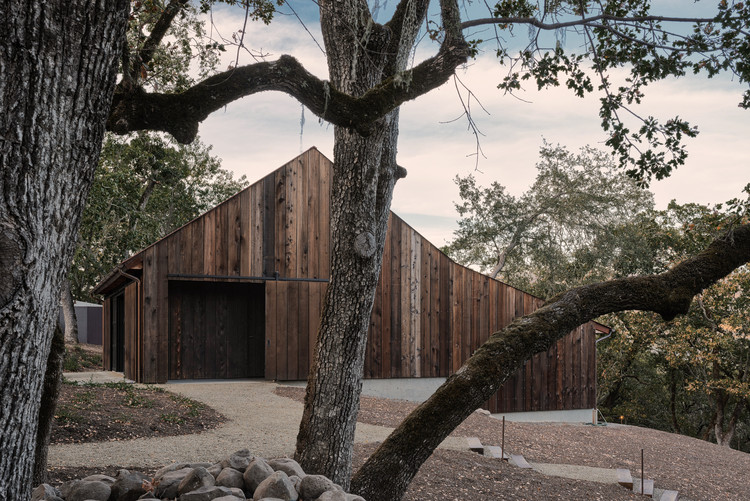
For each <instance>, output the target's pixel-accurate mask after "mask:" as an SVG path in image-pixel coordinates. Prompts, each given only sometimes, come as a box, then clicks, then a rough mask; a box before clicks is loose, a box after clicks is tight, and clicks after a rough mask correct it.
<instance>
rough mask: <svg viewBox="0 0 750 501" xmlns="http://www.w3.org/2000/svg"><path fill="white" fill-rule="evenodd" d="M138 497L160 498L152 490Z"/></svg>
mask: <svg viewBox="0 0 750 501" xmlns="http://www.w3.org/2000/svg"><path fill="white" fill-rule="evenodd" d="M138 499H159V498H157V497H156V496H154V493H153V492H152V491H148V492H147V493H146V494H144V495H143V496H141V497H139V498H138Z"/></svg>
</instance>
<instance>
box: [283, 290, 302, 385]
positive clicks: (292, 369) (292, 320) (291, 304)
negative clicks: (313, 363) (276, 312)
mask: <svg viewBox="0 0 750 501" xmlns="http://www.w3.org/2000/svg"><path fill="white" fill-rule="evenodd" d="M300 284H301V282H287V288H286V290H287V298H286V302H285V304H286V306H287V312H286V321H287V326H286V339H287V342H286V367H287V369H286V371H287V372H286V374H287V378H288V379H289V380H291V381H296V380H297V379H299V362H298V359H299V357H300V352H299V345H300V342H299V337H300V332H299V314H300V309H299V289H300Z"/></svg>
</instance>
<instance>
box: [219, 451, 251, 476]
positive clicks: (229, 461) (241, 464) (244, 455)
mask: <svg viewBox="0 0 750 501" xmlns="http://www.w3.org/2000/svg"><path fill="white" fill-rule="evenodd" d="M253 459H255V456H253V455H252V454H251V453H250V451H249V450H248V449H241V450H239V451H237V452H235V453H233V454H230V455H229V456H228V457H226V458H224V459H223V460H222V461H221V463H220V464H221V467H222V468H234V469H235V470H237V471H239V472H242V473H244V472H245V470H246V469H247V467H248V466H249V465H250V463H251V462H252V460H253Z"/></svg>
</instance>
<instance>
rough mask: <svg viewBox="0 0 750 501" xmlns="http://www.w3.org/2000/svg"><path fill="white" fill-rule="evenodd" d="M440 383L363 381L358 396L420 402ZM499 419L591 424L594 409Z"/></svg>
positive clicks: (433, 380)
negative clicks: (360, 394) (360, 392)
mask: <svg viewBox="0 0 750 501" xmlns="http://www.w3.org/2000/svg"><path fill="white" fill-rule="evenodd" d="M444 382H445V378H440V377H438V378H393V379H365V380H364V381H363V382H362V395H366V396H368V397H378V398H393V399H397V400H408V401H409V402H418V403H421V402H424V401H425V400H427V399H428V398H429V397H430V395H432V394H433V393H435V390H437V389H438V387H439V386H440V385H441V384H443V383H444ZM279 384H285V385H289V386H301V387H304V386H305V385H306V381H284V382H280V383H279ZM503 416H505V419H506V420H507V421H520V422H527V423H545V422H549V423H591V422H592V420H593V418H594V409H579V410H571V411H539V412H508V413H506V414H492V417H494V418H497V419H502V418H503Z"/></svg>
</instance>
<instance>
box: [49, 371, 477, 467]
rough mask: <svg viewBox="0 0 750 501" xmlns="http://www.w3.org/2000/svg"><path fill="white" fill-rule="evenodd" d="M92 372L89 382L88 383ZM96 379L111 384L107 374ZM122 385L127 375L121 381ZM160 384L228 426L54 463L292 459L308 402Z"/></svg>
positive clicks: (371, 434) (116, 444) (68, 449)
mask: <svg viewBox="0 0 750 501" xmlns="http://www.w3.org/2000/svg"><path fill="white" fill-rule="evenodd" d="M91 377H92V375H91V374H89V375H87V376H86V377H84V378H83V379H84V380H85V381H88V380H89V379H90V378H91ZM93 377H94V381H106V380H110V379H108V378H107V376H106V375H104V376H102V375H96V376H93ZM118 380H119V381H122V377H120V378H119V379H118ZM154 386H160V387H162V388H164V389H165V390H167V391H170V392H174V393H179V394H181V395H184V396H186V397H189V398H192V399H194V400H198V401H200V402H203V403H205V404H207V405H209V406H211V407H213V408H214V409H216V410H218V411H219V412H221V413H222V414H223V415H224V416H226V418H227V422H226V423H225V424H224V425H222V426H219V427H218V428H215V429H213V430H210V431H207V432H204V433H200V434H197V435H178V436H172V437H161V438H147V439H135V440H127V441H113V442H108V443H106V445H104V444H102V443H89V444H62V445H53V446H51V447H50V450H49V464H50V465H54V466H75V467H84V466H88V465H101V466H107V465H130V464H140V465H143V466H155V467H160V466H163V465H165V464H169V463H171V462H173V461H185V462H199V461H206V462H213V461H217V460H219V459H221V458H223V457H226V455H227V454H228V453H231V452H233V451H236V450H238V449H242V448H245V447H247V448H248V449H250V450H251V451H253V453H254V454H257V455H259V456H263V457H269V458H270V457H282V456H291V455H292V454H293V453H294V445H295V440H296V437H297V430H298V427H299V422H300V419H301V418H302V404H300V403H299V402H295V401H294V400H291V399H289V398H284V397H281V396H278V395H276V394H274V389H275V388H276V387H277V385H276V384H275V383H271V382H267V381H238V382H227V381H222V382H216V383H208V382H200V383H171V384H167V385H154ZM392 430H393V429H392V428H388V427H385V426H376V425H371V424H363V423H357V430H356V435H355V442H357V443H370V442H379V441H382V440H383V439H384V438H385V437H387V436H388V434H389V433H390V432H391V431H392ZM443 447H445V448H451V449H460V450H466V444H465V440H462V439H459V438H448V439H447V440H446V442H444V444H443Z"/></svg>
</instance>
